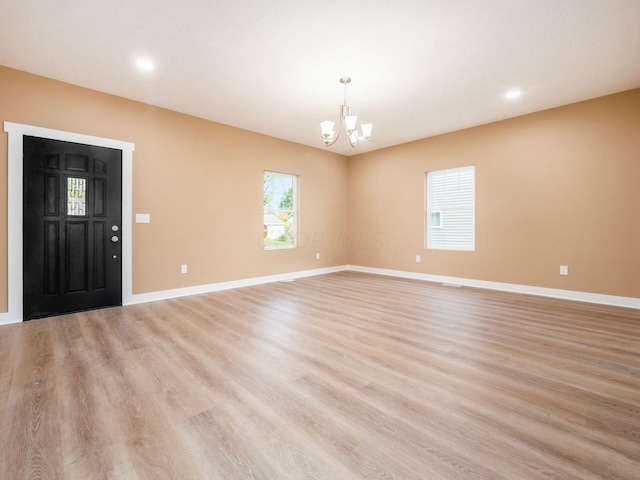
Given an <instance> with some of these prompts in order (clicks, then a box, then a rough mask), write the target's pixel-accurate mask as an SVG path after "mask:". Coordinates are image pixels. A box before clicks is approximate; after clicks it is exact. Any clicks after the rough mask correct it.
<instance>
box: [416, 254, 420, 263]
mask: <svg viewBox="0 0 640 480" xmlns="http://www.w3.org/2000/svg"><path fill="white" fill-rule="evenodd" d="M416 263H420V255H416Z"/></svg>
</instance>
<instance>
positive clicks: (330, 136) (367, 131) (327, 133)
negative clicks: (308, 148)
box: [320, 77, 373, 147]
mask: <svg viewBox="0 0 640 480" xmlns="http://www.w3.org/2000/svg"><path fill="white" fill-rule="evenodd" d="M340 83H341V84H343V85H344V104H342V105H340V120H339V122H340V124H339V125H338V131H335V130H334V129H333V127H334V125H335V122H332V121H330V120H325V121H324V122H322V123H320V134H321V135H322V141H323V142H324V144H325V145H326V146H327V147H330V146H331V145H333V144H334V143H336V140H338V137H339V136H340V132H341V131H342V124H343V123H344V126H345V130H346V131H347V136H348V137H349V143H350V144H351V146H352V147H355V146H356V145H357V144H358V140H360V141H361V142H370V141H371V140H372V138H371V130H373V124H372V123H363V124H362V125H360V128H361V130H362V135H360V134H359V133H358V129H357V128H356V120H357V119H358V116H357V115H350V107H349V104H347V84H349V83H351V78H350V77H342V78H341V79H340Z"/></svg>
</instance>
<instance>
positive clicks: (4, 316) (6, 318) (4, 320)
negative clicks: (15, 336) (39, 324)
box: [0, 312, 22, 325]
mask: <svg viewBox="0 0 640 480" xmlns="http://www.w3.org/2000/svg"><path fill="white" fill-rule="evenodd" d="M21 322H22V320H16V319H13V318H11V316H10V315H9V312H5V313H0V325H11V324H12V323H21Z"/></svg>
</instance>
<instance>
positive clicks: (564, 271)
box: [560, 265, 569, 275]
mask: <svg viewBox="0 0 640 480" xmlns="http://www.w3.org/2000/svg"><path fill="white" fill-rule="evenodd" d="M560 275H569V267H568V266H567V265H560Z"/></svg>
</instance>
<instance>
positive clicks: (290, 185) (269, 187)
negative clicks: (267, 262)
mask: <svg viewBox="0 0 640 480" xmlns="http://www.w3.org/2000/svg"><path fill="white" fill-rule="evenodd" d="M297 183H298V177H296V176H295V175H288V174H286V173H274V172H264V191H263V204H264V210H263V220H264V221H263V243H264V248H265V250H273V249H278V248H295V246H296V217H297V205H296V204H297V199H296V198H297V195H296V191H297Z"/></svg>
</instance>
